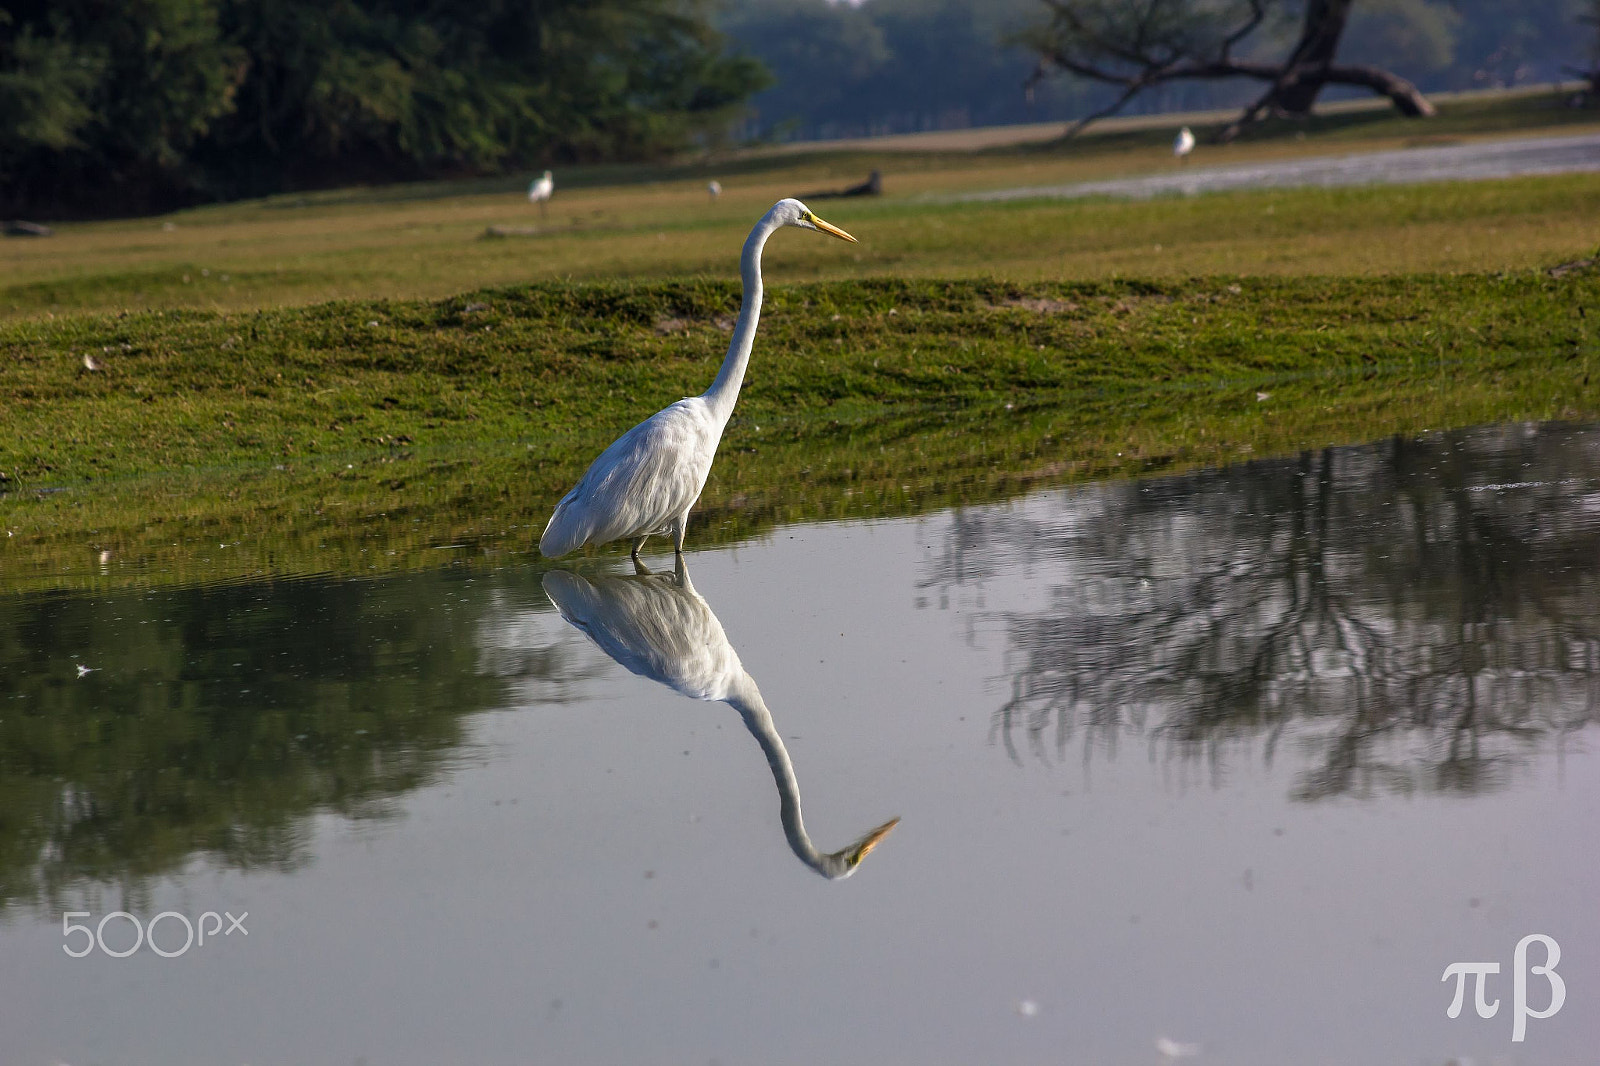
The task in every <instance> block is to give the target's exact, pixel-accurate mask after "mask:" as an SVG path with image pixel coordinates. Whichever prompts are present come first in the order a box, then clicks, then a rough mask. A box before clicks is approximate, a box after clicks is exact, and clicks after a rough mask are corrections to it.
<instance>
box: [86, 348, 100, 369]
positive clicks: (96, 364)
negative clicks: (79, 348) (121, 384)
mask: <svg viewBox="0 0 1600 1066" xmlns="http://www.w3.org/2000/svg"><path fill="white" fill-rule="evenodd" d="M83 368H84V369H85V370H99V369H100V360H98V359H96V358H95V357H94V356H92V355H90V354H89V353H88V352H84V353H83Z"/></svg>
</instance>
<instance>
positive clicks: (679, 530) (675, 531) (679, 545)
mask: <svg viewBox="0 0 1600 1066" xmlns="http://www.w3.org/2000/svg"><path fill="white" fill-rule="evenodd" d="M688 528H689V512H688V511H685V512H683V513H682V514H681V515H679V516H678V520H677V521H676V522H674V523H673V524H672V552H673V554H674V555H678V556H682V555H683V534H684V533H685V532H686V531H687V530H688Z"/></svg>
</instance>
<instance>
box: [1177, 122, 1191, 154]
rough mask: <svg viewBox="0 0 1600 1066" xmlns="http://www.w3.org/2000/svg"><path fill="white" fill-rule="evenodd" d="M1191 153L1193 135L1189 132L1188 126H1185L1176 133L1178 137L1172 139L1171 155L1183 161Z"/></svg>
mask: <svg viewBox="0 0 1600 1066" xmlns="http://www.w3.org/2000/svg"><path fill="white" fill-rule="evenodd" d="M1192 151H1194V134H1192V133H1190V132H1189V127H1188V126H1185V127H1183V129H1181V130H1179V131H1178V136H1177V137H1175V138H1173V141H1172V154H1173V155H1175V156H1177V157H1178V158H1179V159H1183V158H1184V157H1185V156H1187V155H1188V154H1189V153H1190V152H1192Z"/></svg>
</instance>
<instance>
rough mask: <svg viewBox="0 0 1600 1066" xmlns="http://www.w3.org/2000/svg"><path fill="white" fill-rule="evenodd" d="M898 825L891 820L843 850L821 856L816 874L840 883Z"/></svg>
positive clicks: (893, 819)
mask: <svg viewBox="0 0 1600 1066" xmlns="http://www.w3.org/2000/svg"><path fill="white" fill-rule="evenodd" d="M899 824H900V819H898V818H891V819H889V820H888V821H887V822H885V823H884V824H882V825H880V826H878V828H876V829H874V830H873V831H872V832H870V833H868V834H867V835H866V836H864V837H862V838H861V839H860V840H858V841H856V842H855V843H854V844H851V845H850V846H849V847H848V848H843V849H841V850H839V851H836V852H834V853H833V854H832V855H823V856H821V857H820V859H819V861H818V862H817V864H816V869H817V872H818V873H820V874H822V876H823V877H826V878H827V879H828V880H830V881H840V880H843V879H844V878H846V877H849V876H850V875H851V874H853V873H855V872H856V867H858V866H860V865H861V860H862V859H865V858H866V857H867V856H868V855H870V854H872V850H873V849H874V848H876V847H877V846H878V845H879V844H881V843H883V838H884V837H886V836H888V835H889V831H890V830H891V829H893V828H894V827H895V826H897V825H899Z"/></svg>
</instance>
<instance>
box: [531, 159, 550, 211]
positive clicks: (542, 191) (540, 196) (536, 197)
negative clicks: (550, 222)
mask: <svg viewBox="0 0 1600 1066" xmlns="http://www.w3.org/2000/svg"><path fill="white" fill-rule="evenodd" d="M555 194H556V179H555V176H554V175H553V174H551V173H550V172H549V171H548V170H547V171H545V172H544V174H543V175H541V176H540V177H537V178H535V179H533V181H531V182H529V184H528V202H529V203H530V204H538V205H539V217H540V218H543V217H544V216H545V215H547V214H549V213H550V197H552V196H554V195H555Z"/></svg>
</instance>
